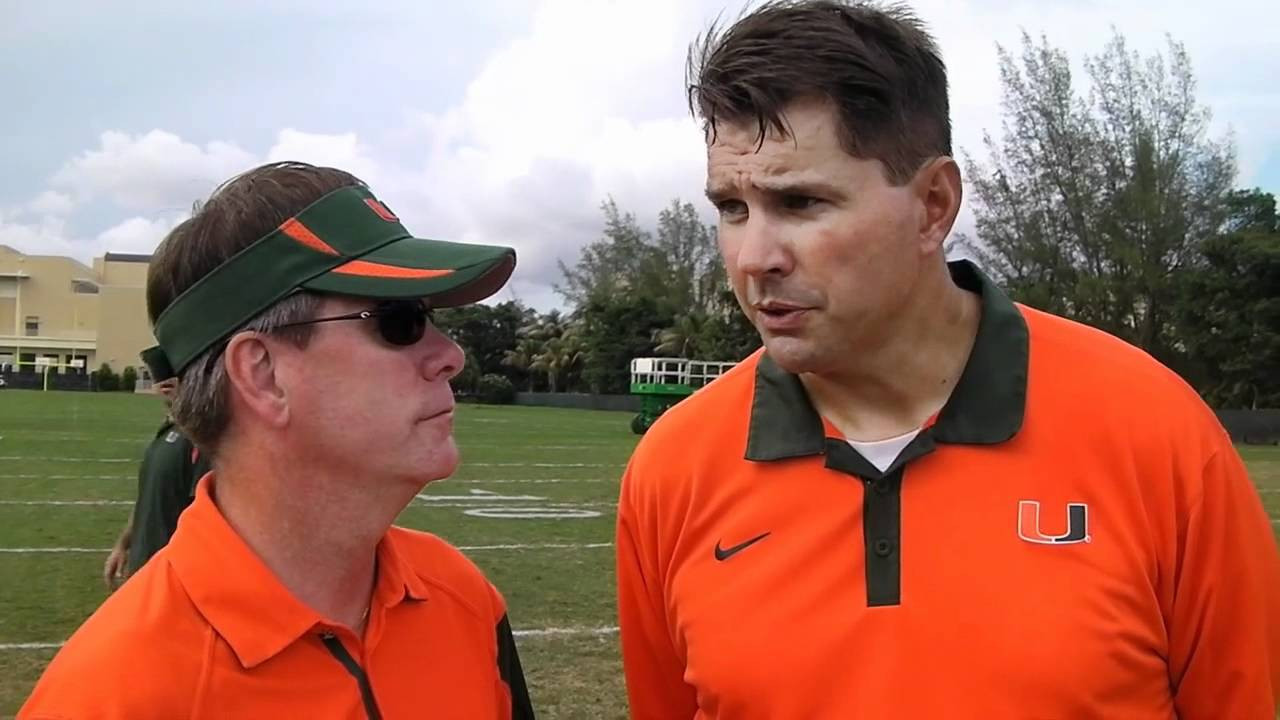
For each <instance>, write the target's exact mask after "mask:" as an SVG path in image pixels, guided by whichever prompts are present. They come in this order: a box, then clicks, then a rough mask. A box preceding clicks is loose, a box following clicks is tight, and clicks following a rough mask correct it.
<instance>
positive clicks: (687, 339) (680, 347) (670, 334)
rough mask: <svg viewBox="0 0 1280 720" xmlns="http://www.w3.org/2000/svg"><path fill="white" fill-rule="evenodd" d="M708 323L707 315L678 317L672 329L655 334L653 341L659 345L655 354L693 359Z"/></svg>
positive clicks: (655, 349) (655, 348)
mask: <svg viewBox="0 0 1280 720" xmlns="http://www.w3.org/2000/svg"><path fill="white" fill-rule="evenodd" d="M706 323H707V317H706V315H704V314H702V313H701V312H697V311H694V312H688V313H684V314H682V315H678V316H676V319H675V323H674V324H672V326H671V327H668V328H664V329H662V330H658V331H655V332H654V334H653V339H654V342H655V343H657V345H656V347H654V348H653V352H654V353H655V354H657V355H668V356H675V357H682V358H692V357H693V356H694V355H695V354H696V353H697V352H698V350H699V348H700V346H701V338H702V335H703V332H704V330H705V328H706Z"/></svg>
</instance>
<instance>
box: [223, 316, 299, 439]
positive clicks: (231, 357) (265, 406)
mask: <svg viewBox="0 0 1280 720" xmlns="http://www.w3.org/2000/svg"><path fill="white" fill-rule="evenodd" d="M222 361H223V363H224V364H225V365H226V369H227V380H228V381H230V384H231V392H232V393H234V394H235V396H236V399H237V401H238V404H239V405H240V406H241V407H243V408H244V409H245V410H247V411H248V412H250V413H252V414H253V415H254V416H256V417H257V418H258V419H259V421H260V422H263V423H266V424H267V425H270V426H274V427H279V426H281V425H283V424H284V423H285V422H287V421H288V419H289V401H288V397H287V396H286V394H285V391H284V388H283V387H281V386H280V384H279V382H278V381H277V378H276V364H275V362H274V359H273V358H272V356H271V347H270V345H269V344H268V341H267V340H266V338H265V337H264V336H262V335H261V334H259V333H255V332H241V333H236V334H235V335H233V336H232V337H231V340H230V342H228V343H227V349H226V350H225V351H224V355H223V358H222Z"/></svg>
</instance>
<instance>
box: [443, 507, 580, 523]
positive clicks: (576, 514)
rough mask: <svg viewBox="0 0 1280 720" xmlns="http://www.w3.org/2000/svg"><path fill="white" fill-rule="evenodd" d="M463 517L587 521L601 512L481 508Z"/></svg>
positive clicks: (539, 508)
mask: <svg viewBox="0 0 1280 720" xmlns="http://www.w3.org/2000/svg"><path fill="white" fill-rule="evenodd" d="M462 514H463V515H470V516H471V517H478V518H490V519H494V520H585V519H587V518H598V517H600V514H601V513H600V512H599V511H597V510H587V509H585V508H583V507H582V506H580V505H572V506H568V507H554V506H551V505H541V506H538V507H509V506H508V507H480V508H471V509H470V510H463V511H462Z"/></svg>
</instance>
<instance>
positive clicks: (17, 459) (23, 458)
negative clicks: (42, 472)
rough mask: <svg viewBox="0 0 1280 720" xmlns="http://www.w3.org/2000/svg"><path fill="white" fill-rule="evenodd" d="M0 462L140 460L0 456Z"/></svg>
mask: <svg viewBox="0 0 1280 720" xmlns="http://www.w3.org/2000/svg"><path fill="white" fill-rule="evenodd" d="M0 460H12V461H14V462H23V461H25V462H82V463H132V462H141V461H142V458H140V457H136V458H73V457H36V456H28V455H0Z"/></svg>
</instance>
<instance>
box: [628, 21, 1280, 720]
mask: <svg viewBox="0 0 1280 720" xmlns="http://www.w3.org/2000/svg"><path fill="white" fill-rule="evenodd" d="M689 92H690V103H691V106H692V108H693V110H694V113H695V115H696V116H698V117H700V118H701V119H702V120H703V121H704V123H705V130H706V142H707V195H708V197H709V198H710V199H711V201H712V202H713V203H714V205H715V206H716V208H717V209H718V211H719V215H720V227H719V242H720V248H721V252H722V255H723V258H724V261H725V264H726V268H727V271H728V274H729V277H730V279H731V281H732V284H733V287H734V291H735V293H736V295H737V297H738V300H739V303H740V304H741V306H742V309H743V311H744V312H745V313H746V315H747V316H748V317H749V318H750V319H751V321H752V322H753V323H754V324H755V326H756V328H757V330H758V331H759V332H760V335H761V338H762V340H763V343H764V348H763V349H762V350H761V351H760V352H758V353H757V354H755V355H753V356H751V357H750V358H748V359H747V360H746V361H744V362H742V363H740V364H739V365H738V366H737V367H735V368H734V369H733V370H732V371H730V372H729V373H727V374H726V375H724V376H722V377H721V378H719V379H718V380H717V381H716V382H714V383H712V384H711V385H709V386H707V387H706V388H703V389H702V390H699V391H698V393H696V394H695V395H693V396H692V397H690V398H689V399H687V400H685V401H683V402H682V403H680V404H679V405H677V406H676V407H674V408H673V409H671V410H670V411H668V412H667V413H665V414H664V415H663V416H662V418H660V419H659V420H658V422H657V423H656V424H655V425H654V426H653V427H652V428H651V429H650V430H649V432H648V434H646V435H645V437H644V438H643V440H642V441H641V442H640V444H639V446H638V448H637V449H636V451H635V454H634V456H633V457H632V459H631V462H630V463H629V465H628V468H627V471H626V473H625V475H624V478H623V485H622V489H621V494H620V500H619V507H618V526H617V547H616V552H617V576H618V606H619V616H620V626H621V638H622V650H623V660H624V667H625V671H626V676H627V686H628V691H629V695H630V699H631V712H632V716H633V717H635V718H663V719H664V720H666V719H670V718H694V717H696V718H737V719H746V718H890V717H892V718H933V717H946V718H955V717H975V718H979V717H980V718H1026V717H1037V718H1084V717H1108V718H1113V717H1114V718H1172V717H1179V718H1183V719H1184V720H1186V719H1188V718H1191V719H1197V718H1258V719H1261V718H1268V719H1270V718H1272V717H1274V712H1275V705H1276V698H1277V694H1278V693H1280V557H1278V555H1277V551H1276V545H1275V540H1274V538H1273V535H1272V528H1271V523H1270V521H1269V520H1268V518H1267V515H1266V513H1265V511H1264V510H1263V508H1262V505H1261V502H1260V501H1259V498H1258V494H1257V492H1256V490H1255V489H1254V487H1253V485H1252V483H1251V482H1250V480H1249V477H1248V476H1247V474H1246V471H1245V468H1244V466H1243V464H1242V463H1241V460H1240V458H1239V456H1238V455H1237V453H1236V451H1235V449H1234V448H1233V447H1232V445H1231V443H1230V440H1229V439H1228V437H1227V435H1226V433H1225V432H1224V431H1223V429H1222V427H1221V426H1220V425H1219V423H1218V422H1217V419H1216V418H1215V417H1214V415H1213V413H1212V412H1211V411H1210V410H1209V409H1208V408H1207V407H1206V406H1205V405H1204V403H1203V402H1202V401H1201V399H1200V398H1199V397H1198V396H1197V395H1196V394H1195V393H1194V391H1192V390H1191V389H1190V388H1189V387H1188V386H1187V385H1186V384H1185V383H1184V382H1182V380H1180V379H1179V378H1178V377H1177V376H1175V375H1174V374H1173V373H1172V372H1170V371H1169V370H1167V369H1166V368H1164V367H1162V366H1160V365H1159V364H1157V363H1156V362H1155V361H1153V360H1152V359H1151V358H1150V357H1149V356H1147V355H1145V354H1143V353H1142V352H1141V351H1139V350H1137V349H1135V348H1133V347H1131V346H1129V345H1126V344H1125V343H1123V342H1121V341H1119V340H1117V339H1115V338H1113V337H1109V336H1107V335H1105V334H1103V333H1101V332H1098V331H1096V330H1094V329H1091V328H1087V327H1084V326H1081V325H1078V324H1075V323H1072V322H1070V321H1067V320H1065V319H1062V318H1058V317H1054V316H1051V315H1047V314H1045V313H1041V312H1038V311H1036V310H1033V309H1031V308H1028V307H1025V306H1022V305H1018V304H1016V303H1013V302H1011V301H1010V300H1009V299H1008V298H1007V297H1006V296H1005V295H1004V294H1003V293H1002V292H1001V291H1000V289H999V288H997V287H996V286H995V285H993V284H992V283H991V281H990V280H988V279H987V277H986V276H985V275H984V274H983V273H982V271H981V270H980V269H979V268H978V267H976V266H975V265H973V264H972V263H970V262H966V261H955V262H950V263H948V262H947V261H946V259H945V255H944V251H943V241H944V239H945V238H946V236H947V234H948V233H949V232H950V230H951V227H952V224H953V223H954V221H955V218H956V214H957V212H958V210H959V207H960V200H961V192H962V189H961V177H960V170H959V168H958V167H957V165H956V162H955V161H954V160H953V159H952V157H951V147H950V137H949V134H950V133H949V127H948V119H947V84H946V73H945V69H944V66H943V63H942V59H941V57H940V55H939V52H938V49H937V47H936V45H935V44H934V42H933V40H932V39H930V37H929V35H928V34H927V33H926V31H925V29H924V28H923V26H922V24H921V23H920V22H919V21H918V20H917V19H916V18H914V17H913V16H912V15H910V14H909V13H907V12H905V11H903V10H900V9H887V10H886V9H878V8H876V7H873V6H869V5H863V4H846V3H843V2H832V1H830V0H808V1H805V2H785V3H770V4H767V5H764V6H761V7H759V8H758V9H756V10H754V11H753V12H751V13H749V14H747V15H746V16H744V17H743V18H741V19H740V20H739V21H738V22H736V23H735V24H733V25H732V26H731V27H729V28H728V29H726V30H723V31H722V30H717V29H715V28H713V29H712V30H711V31H710V32H709V33H707V34H706V36H705V37H703V38H701V39H700V40H699V41H698V42H697V43H695V45H694V48H693V50H692V52H691V54H690V71H689Z"/></svg>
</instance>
